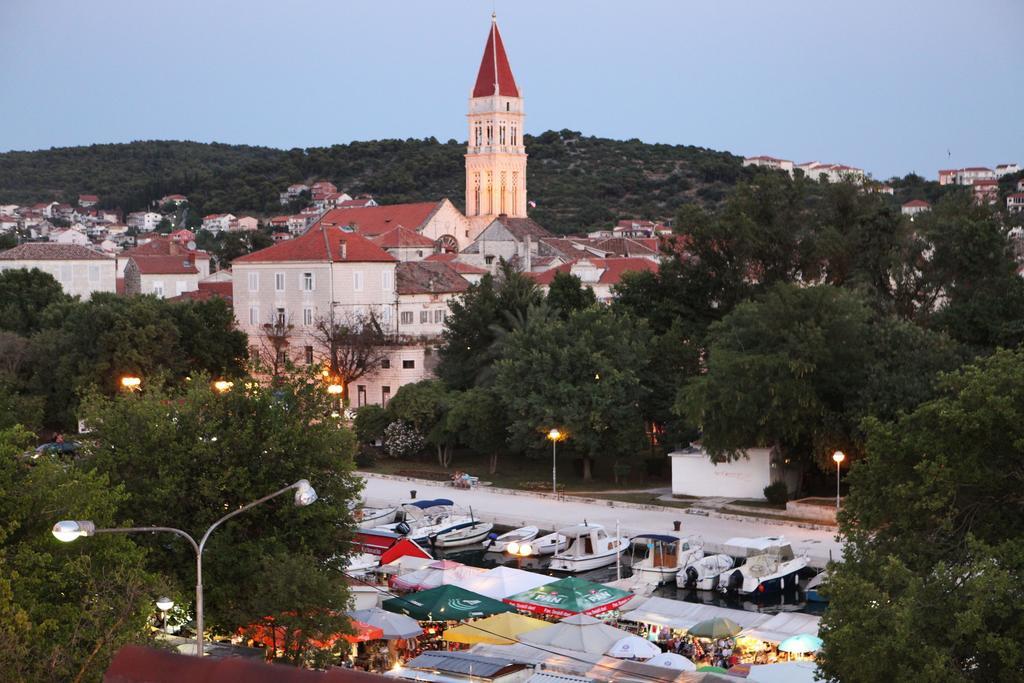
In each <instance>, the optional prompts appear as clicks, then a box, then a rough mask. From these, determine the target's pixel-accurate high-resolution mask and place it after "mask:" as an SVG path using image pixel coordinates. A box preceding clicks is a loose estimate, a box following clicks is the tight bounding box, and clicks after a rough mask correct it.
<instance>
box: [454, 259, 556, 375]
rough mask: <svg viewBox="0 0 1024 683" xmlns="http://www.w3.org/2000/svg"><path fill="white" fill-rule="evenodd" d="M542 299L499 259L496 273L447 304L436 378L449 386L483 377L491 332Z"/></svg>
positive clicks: (528, 282) (488, 365)
mask: <svg viewBox="0 0 1024 683" xmlns="http://www.w3.org/2000/svg"><path fill="white" fill-rule="evenodd" d="M542 299H543V294H542V293H541V291H540V289H539V288H538V287H537V285H536V283H534V282H533V280H531V279H530V278H528V277H527V276H525V275H524V274H523V273H521V272H520V271H518V270H516V268H515V267H514V266H513V265H512V264H510V263H508V262H506V261H502V263H501V265H500V267H499V268H498V273H497V277H491V276H490V275H485V276H484V277H483V278H482V279H481V280H480V282H478V283H476V284H474V285H471V286H470V288H469V290H467V291H466V293H465V294H463V295H462V296H461V297H459V298H458V299H456V300H454V301H453V302H452V303H451V304H450V306H449V307H450V309H451V312H450V314H449V316H448V319H447V321H446V323H445V329H444V333H443V335H442V338H443V343H442V346H441V350H440V353H441V361H440V363H439V364H438V368H437V374H438V377H440V378H441V379H442V380H444V382H445V383H446V384H447V385H448V386H449V387H451V388H453V389H468V388H470V387H472V386H474V385H476V384H478V383H480V382H486V381H488V378H489V375H490V371H491V365H492V362H493V360H494V357H493V345H494V340H495V337H496V335H497V334H499V333H500V332H501V330H504V329H507V328H508V327H509V326H510V325H511V324H513V322H514V321H516V320H521V319H522V318H523V317H524V316H525V315H526V312H527V310H528V309H529V308H530V307H531V306H536V305H538V304H540V303H541V301H542Z"/></svg>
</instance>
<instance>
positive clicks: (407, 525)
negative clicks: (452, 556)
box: [378, 498, 494, 548]
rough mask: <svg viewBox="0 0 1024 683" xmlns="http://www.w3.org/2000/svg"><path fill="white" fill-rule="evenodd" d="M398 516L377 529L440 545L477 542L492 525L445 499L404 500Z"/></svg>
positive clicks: (421, 542) (489, 530)
mask: <svg viewBox="0 0 1024 683" xmlns="http://www.w3.org/2000/svg"><path fill="white" fill-rule="evenodd" d="M401 515H402V517H404V519H403V520H402V521H401V522H397V523H395V524H387V525H384V526H383V527H378V528H381V529H385V530H388V531H393V532H395V533H398V534H401V535H403V536H405V537H406V538H409V539H412V540H413V541H415V542H416V543H419V544H422V545H426V544H429V545H433V546H436V547H439V548H453V547H456V546H462V545H472V544H474V543H480V542H481V541H483V540H484V539H485V538H487V534H489V533H490V532H491V529H493V528H494V525H493V524H491V523H490V522H482V521H480V520H478V519H476V518H475V517H474V516H473V511H472V510H470V511H469V512H468V513H467V512H463V511H462V510H460V509H459V508H457V507H456V505H455V503H453V502H452V501H450V500H448V499H447V498H437V499H434V500H416V501H412V502H410V503H404V504H403V505H402V510H401Z"/></svg>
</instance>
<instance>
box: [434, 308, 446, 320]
mask: <svg viewBox="0 0 1024 683" xmlns="http://www.w3.org/2000/svg"><path fill="white" fill-rule="evenodd" d="M434 322H435V323H443V322H444V309H443V308H438V309H437V310H435V311H434Z"/></svg>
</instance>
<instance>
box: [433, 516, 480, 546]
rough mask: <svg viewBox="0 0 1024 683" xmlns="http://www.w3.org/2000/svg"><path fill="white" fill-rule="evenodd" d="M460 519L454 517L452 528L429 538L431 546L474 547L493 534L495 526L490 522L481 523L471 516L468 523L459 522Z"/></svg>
mask: <svg viewBox="0 0 1024 683" xmlns="http://www.w3.org/2000/svg"><path fill="white" fill-rule="evenodd" d="M459 520H460V518H458V517H453V518H452V521H453V522H455V524H453V525H452V526H451V527H449V528H448V529H445V530H444V531H441V532H439V533H437V534H434V535H433V536H430V537H429V539H428V540H429V541H430V543H431V544H433V545H434V546H436V547H438V548H455V547H458V546H462V545H473V544H474V543H481V542H483V540H484V539H485V538H487V535H488V534H489V533H491V529H493V528H494V525H493V524H491V523H490V522H481V521H480V520H479V519H473V516H472V515H470V516H469V518H468V521H459Z"/></svg>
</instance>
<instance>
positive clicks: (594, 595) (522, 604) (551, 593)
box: [505, 576, 633, 617]
mask: <svg viewBox="0 0 1024 683" xmlns="http://www.w3.org/2000/svg"><path fill="white" fill-rule="evenodd" d="M632 597H633V594H632V593H629V592H627V591H624V590H619V589H618V588H612V587H611V586H605V585H602V584H600V583H594V582H593V581H587V580H585V579H580V578H577V577H575V576H570V577H567V578H564V579H561V580H560V581H554V582H552V583H546V584H544V585H543V586H537V587H536V588H531V589H530V590H528V591H523V592H522V593H516V594H515V595H510V596H508V597H507V598H505V602H507V603H508V604H510V605H512V606H513V607H515V608H516V609H518V610H522V611H525V612H532V613H534V614H543V615H549V616H556V617H568V616H572V615H573V614H589V615H590V616H593V615H595V614H601V613H603V612H607V611H609V610H613V609H615V608H616V607H620V606H622V605H623V604H625V603H626V602H629V600H630V599H631V598H632Z"/></svg>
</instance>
